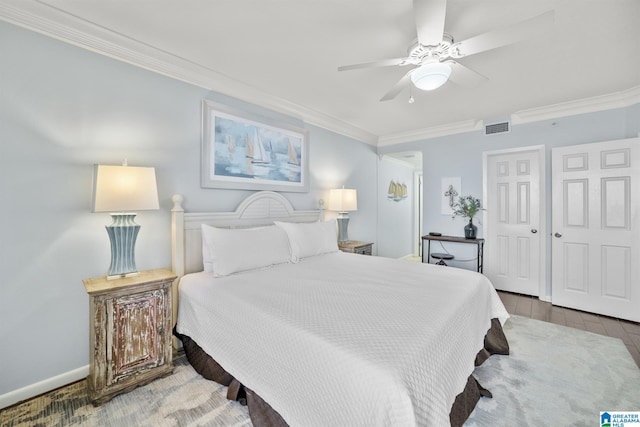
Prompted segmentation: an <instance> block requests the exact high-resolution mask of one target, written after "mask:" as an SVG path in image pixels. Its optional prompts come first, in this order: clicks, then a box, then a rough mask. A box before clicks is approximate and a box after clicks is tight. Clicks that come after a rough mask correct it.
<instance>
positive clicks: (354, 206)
mask: <svg viewBox="0 0 640 427" xmlns="http://www.w3.org/2000/svg"><path fill="white" fill-rule="evenodd" d="M329 210H330V211H338V212H339V213H340V215H339V216H338V241H339V242H340V243H343V242H346V241H348V240H349V233H348V231H347V227H348V226H349V212H350V211H357V210H358V196H357V194H356V190H353V189H350V188H337V189H333V190H331V192H330V193H329Z"/></svg>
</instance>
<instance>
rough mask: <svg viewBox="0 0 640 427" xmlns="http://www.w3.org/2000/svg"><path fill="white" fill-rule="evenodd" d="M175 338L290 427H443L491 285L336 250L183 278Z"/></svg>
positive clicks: (492, 313)
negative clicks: (199, 351) (188, 341)
mask: <svg viewBox="0 0 640 427" xmlns="http://www.w3.org/2000/svg"><path fill="white" fill-rule="evenodd" d="M178 313H179V314H178V325H177V330H178V332H180V333H182V334H185V335H188V336H190V337H191V338H193V339H194V340H195V341H196V342H197V343H198V344H199V345H200V346H201V347H202V348H203V349H204V350H205V351H206V352H207V353H208V354H209V355H211V356H212V357H213V358H214V359H215V360H216V361H217V362H218V363H219V364H220V365H221V366H222V367H223V368H224V369H225V370H227V371H228V372H229V373H231V374H232V375H233V376H234V377H235V378H237V379H238V380H239V381H240V382H241V383H243V384H244V385H245V386H247V387H248V388H250V389H252V390H253V391H255V392H256V393H257V394H258V395H259V396H260V397H262V398H263V399H264V400H265V401H266V402H267V403H269V404H270V405H271V406H272V407H273V408H274V409H275V410H276V411H278V412H279V413H280V415H281V416H282V417H283V418H284V419H285V420H286V421H287V422H288V423H289V425H291V426H292V427H294V426H305V427H306V426H322V427H326V426H414V425H420V426H428V425H434V426H444V425H449V412H450V410H451V406H452V404H453V402H454V399H455V396H456V395H457V394H459V393H460V392H461V391H462V390H463V389H464V386H465V383H466V381H467V378H468V376H469V375H470V374H471V372H472V371H473V369H474V359H475V355H476V353H477V352H478V351H479V350H480V349H481V348H482V347H483V339H484V335H485V334H486V332H487V330H488V329H489V327H490V319H491V318H495V317H497V318H499V319H500V320H501V322H502V323H504V321H505V320H506V319H507V318H508V314H507V312H506V310H505V308H504V306H503V305H502V302H501V301H500V298H499V297H498V295H497V293H496V292H495V290H494V289H493V286H492V285H491V283H490V282H489V280H488V279H487V278H486V277H484V276H483V275H481V274H477V273H474V272H470V271H467V270H462V269H456V268H451V267H441V266H437V265H431V264H421V263H413V262H407V261H400V260H394V259H388V258H382V257H370V256H362V255H356V254H346V253H332V254H327V255H322V256H316V257H312V258H308V259H305V260H302V261H301V262H299V263H298V264H284V265H279V266H274V267H270V268H266V269H261V270H256V271H252V272H245V273H239V274H235V275H232V276H227V277H223V278H215V279H214V278H213V277H212V275H211V274H210V273H197V274H191V275H187V276H185V277H183V278H182V279H181V281H180V303H179V312H178Z"/></svg>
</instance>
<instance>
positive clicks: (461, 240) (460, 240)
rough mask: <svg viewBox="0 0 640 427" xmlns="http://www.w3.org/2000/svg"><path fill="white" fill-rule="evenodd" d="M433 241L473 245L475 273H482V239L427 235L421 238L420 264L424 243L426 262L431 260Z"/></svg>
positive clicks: (423, 255) (423, 253)
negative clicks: (475, 248)
mask: <svg viewBox="0 0 640 427" xmlns="http://www.w3.org/2000/svg"><path fill="white" fill-rule="evenodd" d="M432 240H435V241H438V242H453V243H467V244H473V245H476V246H477V247H478V257H477V260H478V265H477V271H478V273H482V264H483V261H484V260H483V258H484V239H465V238H464V237H457V236H432V235H430V234H427V235H426V236H422V262H425V250H424V243H425V241H426V242H427V250H426V258H427V260H426V262H427V263H429V259H430V258H431V241H432Z"/></svg>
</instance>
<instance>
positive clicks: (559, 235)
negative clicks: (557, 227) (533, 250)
mask: <svg viewBox="0 0 640 427" xmlns="http://www.w3.org/2000/svg"><path fill="white" fill-rule="evenodd" d="M554 236H556V237H562V234H560V233H556V234H554Z"/></svg>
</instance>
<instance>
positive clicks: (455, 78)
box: [446, 61, 487, 88]
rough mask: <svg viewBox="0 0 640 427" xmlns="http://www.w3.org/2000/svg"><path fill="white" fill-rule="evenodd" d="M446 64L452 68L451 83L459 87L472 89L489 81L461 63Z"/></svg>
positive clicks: (450, 62)
mask: <svg viewBox="0 0 640 427" xmlns="http://www.w3.org/2000/svg"><path fill="white" fill-rule="evenodd" d="M446 63H447V64H449V65H450V66H451V76H450V77H449V81H451V82H453V83H455V84H457V85H460V86H464V87H471V88H472V87H476V86H478V85H480V84H481V83H483V82H484V81H485V80H487V78H486V77H485V76H483V75H481V74H478V73H476V72H475V71H473V70H472V69H470V68H468V67H465V66H464V65H462V64H460V63H459V62H456V61H447V62H446Z"/></svg>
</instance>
